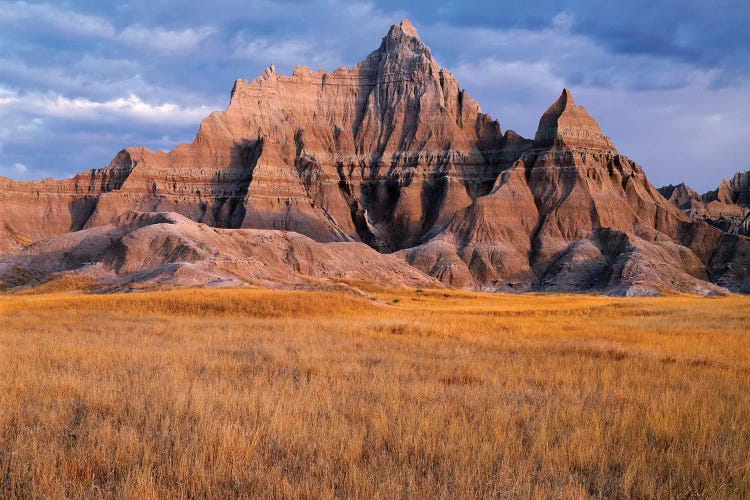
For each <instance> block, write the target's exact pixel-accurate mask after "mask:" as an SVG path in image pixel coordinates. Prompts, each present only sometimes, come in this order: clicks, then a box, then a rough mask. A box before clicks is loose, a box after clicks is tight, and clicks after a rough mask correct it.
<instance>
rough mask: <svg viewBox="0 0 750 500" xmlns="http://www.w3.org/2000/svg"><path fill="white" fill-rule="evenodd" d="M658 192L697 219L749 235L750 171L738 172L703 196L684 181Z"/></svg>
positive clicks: (729, 231) (732, 231)
mask: <svg viewBox="0 0 750 500" xmlns="http://www.w3.org/2000/svg"><path fill="white" fill-rule="evenodd" d="M659 192H661V193H662V194H663V195H664V197H665V198H667V199H668V200H669V201H671V202H672V203H674V204H675V205H676V206H677V208H679V209H680V210H683V211H684V212H685V213H686V214H687V215H688V216H689V217H690V218H691V219H693V220H695V221H705V222H707V223H709V224H711V225H712V226H714V227H716V228H718V229H720V230H722V231H724V232H727V233H731V234H738V235H743V236H750V172H738V173H737V174H735V175H734V177H732V179H730V180H727V179H724V180H722V181H721V183H720V184H719V187H718V188H716V189H715V190H713V191H709V192H707V193H704V194H702V195H699V194H698V193H696V192H695V191H693V190H692V189H690V188H689V187H687V186H686V185H685V184H684V183H683V184H679V185H678V186H672V185H669V186H665V187H662V188H659Z"/></svg>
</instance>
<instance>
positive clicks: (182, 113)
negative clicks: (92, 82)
mask: <svg viewBox="0 0 750 500" xmlns="http://www.w3.org/2000/svg"><path fill="white" fill-rule="evenodd" d="M24 101H26V104H28V105H29V106H30V108H31V109H32V110H33V111H35V112H36V113H38V114H39V115H42V116H53V117H57V118H65V119H70V120H93V119H97V118H99V119H101V118H106V117H109V118H116V117H122V116H126V117H128V118H131V119H134V120H138V121H143V122H150V123H172V124H174V125H180V124H190V123H195V124H197V123H198V122H200V120H201V119H202V118H205V117H206V116H207V115H208V114H209V113H210V112H211V111H212V109H210V108H208V107H207V106H198V107H183V106H179V105H177V104H174V103H164V104H150V103H147V102H144V101H143V100H142V99H141V98H140V97H138V96H136V95H132V94H131V95H130V96H128V97H127V98H124V97H120V98H117V99H112V100H109V101H103V102H98V101H92V100H89V99H85V98H75V99H70V98H68V97H65V96H60V95H57V96H49V95H45V96H30V97H29V98H28V99H24Z"/></svg>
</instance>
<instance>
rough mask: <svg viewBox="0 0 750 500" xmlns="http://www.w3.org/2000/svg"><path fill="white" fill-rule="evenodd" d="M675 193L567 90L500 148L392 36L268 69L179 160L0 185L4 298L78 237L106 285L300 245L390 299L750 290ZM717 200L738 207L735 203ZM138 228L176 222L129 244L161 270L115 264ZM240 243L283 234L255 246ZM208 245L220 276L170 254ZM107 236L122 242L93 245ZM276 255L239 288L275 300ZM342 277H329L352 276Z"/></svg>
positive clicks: (500, 136)
mask: <svg viewBox="0 0 750 500" xmlns="http://www.w3.org/2000/svg"><path fill="white" fill-rule="evenodd" d="M742 182H743V181H741V180H740V181H737V183H736V184H737V185H741V184H742ZM746 184H747V182H745V185H746ZM683 188H684V189H683ZM683 188H680V189H677V188H674V189H672V191H670V192H669V194H668V197H670V198H673V199H672V202H670V201H669V200H667V199H665V197H663V196H662V194H660V193H659V191H657V190H656V189H655V188H654V187H653V186H652V185H651V184H650V183H649V182H648V180H647V179H646V176H645V174H644V172H643V170H642V169H641V167H640V166H638V165H637V164H636V163H635V162H633V161H632V160H630V159H628V158H627V157H626V156H624V155H623V154H621V153H620V152H618V151H617V149H616V148H615V146H614V144H613V143H612V141H611V140H610V139H609V138H607V137H606V136H605V135H604V134H603V133H602V131H601V129H600V127H599V125H598V124H597V122H596V121H595V120H594V119H593V118H592V117H591V116H590V115H589V114H588V112H587V111H586V110H585V109H584V108H583V107H581V106H579V105H577V104H576V103H575V102H574V100H573V97H572V95H571V93H570V91H568V90H567V89H564V90H563V92H562V94H561V95H560V97H559V99H557V101H556V102H555V103H554V104H553V105H552V106H550V108H549V109H548V110H547V111H546V112H545V113H544V114H543V116H542V117H541V119H540V121H539V128H538V130H537V133H536V135H535V137H534V139H533V140H528V139H524V138H523V137H521V136H519V135H518V134H516V133H514V132H513V131H507V132H505V133H503V132H502V130H501V128H500V125H499V123H498V122H497V121H495V120H493V119H492V118H490V117H489V116H487V115H486V114H484V113H482V112H481V110H480V108H479V105H478V104H477V103H476V101H474V100H473V99H472V98H471V97H469V96H468V95H467V94H466V92H465V91H463V90H462V89H461V88H460V86H459V84H458V82H457V81H456V79H455V78H454V77H453V76H452V75H451V74H450V73H449V72H448V71H447V70H445V69H441V68H439V67H438V65H437V64H436V63H435V61H434V60H433V58H432V55H431V53H430V50H429V48H428V47H427V46H426V45H425V44H424V43H423V42H422V41H421V40H420V39H419V36H418V34H417V31H416V29H415V28H414V27H413V26H412V25H411V23H409V22H408V21H406V20H404V21H403V22H402V23H400V24H398V25H394V26H392V27H391V29H390V31H389V32H388V34H387V35H386V36H385V37H384V38H383V41H382V43H381V45H380V47H379V48H378V49H377V50H375V51H374V52H372V53H371V54H370V55H369V56H367V58H366V59H365V60H364V61H362V62H361V63H359V64H357V65H355V66H354V67H353V68H351V69H347V68H339V69H337V70H336V71H334V72H332V73H328V72H324V71H317V72H313V71H311V70H310V69H308V68H305V67H297V68H296V69H295V70H294V72H293V74H292V75H291V76H284V75H279V74H277V73H276V72H275V70H274V68H273V66H271V67H269V68H268V69H267V70H266V71H265V72H264V74H263V75H262V76H261V77H260V78H258V79H256V80H254V81H252V82H248V81H246V80H237V82H236V83H235V85H234V89H233V91H232V96H231V100H230V104H229V107H228V108H227V110H226V111H223V112H215V113H212V114H211V115H210V116H209V117H208V118H206V119H205V120H204V121H203V122H202V123H201V126H200V129H199V131H198V134H197V137H196V139H195V141H194V142H193V143H192V144H187V145H181V146H178V147H177V148H175V149H174V150H173V151H171V152H169V153H164V152H152V151H149V150H147V149H145V148H128V149H125V150H123V151H121V152H120V153H119V154H118V155H117V156H116V157H115V159H114V160H113V161H112V163H111V164H110V165H109V166H107V167H105V168H103V169H98V170H92V171H89V172H87V173H83V174H79V175H77V176H76V177H75V178H73V179H68V180H63V181H54V180H44V181H35V182H29V183H25V182H19V181H11V180H2V181H0V207H2V210H0V251H6V252H12V251H19V249H22V248H23V250H21V251H20V253H17V254H13V253H9V254H7V255H6V256H4V257H0V266H5V267H4V268H3V269H5V271H4V273H5V274H4V275H3V276H4V278H0V279H3V280H5V282H6V283H11V282H13V279H14V278H13V272H11V271H9V269H16V268H17V266H18V262H20V261H18V260H17V259H20V258H21V256H24V257H23V258H27V259H32V260H33V258H32V257H31V256H32V255H45V256H46V257H45V258H47V259H53V260H54V259H55V258H58V257H59V255H63V256H64V255H68V254H70V253H75V252H79V251H80V245H81V242H82V241H83V240H80V238H82V237H83V236H81V235H87V236H85V238H87V240H86V241H94V240H96V241H101V242H102V243H100V244H101V245H102V246H101V247H97V248H98V250H96V252H94V253H92V254H90V255H89V254H87V256H86V257H85V258H86V259H91V260H90V262H96V263H98V264H97V265H100V266H103V267H102V269H105V270H106V272H107V273H109V272H114V273H115V275H117V276H120V278H117V279H126V278H122V276H131V274H132V273H140V272H146V271H147V270H148V272H155V269H172V267H167V268H164V267H163V266H182V265H183V264H185V265H187V264H190V266H192V267H191V269H195V266H196V265H198V264H196V262H198V263H200V265H199V267H200V268H201V272H205V273H208V274H206V276H209V277H210V276H214V274H212V273H214V271H215V268H211V269H212V270H210V271H207V270H206V269H208V268H209V267H210V266H209V264H210V263H211V262H215V261H216V260H219V259H221V258H223V256H224V255H232V258H233V259H238V258H240V256H245V257H247V258H250V257H253V256H254V255H256V254H258V253H259V252H261V253H262V252H266V251H267V249H264V248H263V245H264V244H268V245H277V246H279V247H281V248H288V247H289V246H290V245H291V243H289V242H290V241H292V240H293V241H295V242H300V241H304V245H303V246H304V247H305V248H306V249H307V250H305V252H307V254H306V255H307V256H308V261H309V263H310V264H309V266H308V268H306V269H307V271H305V272H304V274H305V275H309V276H318V274H316V273H318V269H319V266H322V265H323V264H321V262H322V261H329V260H331V261H335V257H336V252H339V251H340V252H343V254H342V255H349V253H347V252H355V253H356V252H361V255H362V256H364V258H366V259H367V260H369V261H370V266H369V268H370V272H371V273H375V274H377V273H380V274H378V276H375V275H374V274H373V275H372V276H371V277H372V279H377V280H381V281H383V282H385V283H390V284H396V283H402V284H403V280H400V279H396V278H395V277H394V275H393V272H396V271H397V274H399V275H409V276H411V277H410V278H409V280H407V281H409V283H428V282H430V281H429V280H430V279H431V278H428V275H429V276H432V277H434V278H437V279H439V280H440V281H441V282H442V283H445V284H448V285H451V286H456V287H462V288H472V289H483V290H514V291H527V290H559V291H603V292H606V293H613V294H624V295H628V294H630V295H632V294H641V295H642V294H653V293H658V292H660V291H662V290H665V289H673V290H682V291H688V292H694V293H718V292H721V291H723V290H724V289H725V288H728V289H731V290H735V291H748V290H750V285H749V284H748V277H747V274H748V267H750V260H749V259H750V257H748V254H749V253H750V252H749V251H748V245H750V243H749V242H750V240H748V239H747V238H743V237H741V236H738V235H730V234H725V233H722V232H721V231H720V230H718V229H716V228H714V227H712V226H711V225H709V224H706V223H705V222H694V221H693V220H691V217H689V216H688V215H686V213H684V212H683V211H682V210H681V209H680V208H683V209H684V206H683V205H685V204H686V203H688V204H689V203H693V202H694V199H693V194H692V193H691V192H690V191H688V190H687V188H686V187H684V186H683ZM738 189H739V191H738V192H741V188H738ZM675 192H676V193H677V194H676V195H675ZM663 193H664V194H667V193H666V192H665V191H663ZM673 195H675V196H674V197H673ZM716 196H717V198H718V197H722V199H724V198H727V197H728V198H727V199H733V200H734V199H735V198H736V199H739V198H740V197H741V196H743V195H741V194H735V191H734V187H731V186H729V187H726V188H725V189H724V190H723V191H721V193H717V195H716ZM733 197H735V198H733ZM743 199H744V198H743ZM696 203H697V202H696ZM733 203H735V204H736V201H735V202H733ZM677 205H680V208H678V206H677ZM137 212H148V213H149V214H150V215H147V216H146V215H138V216H134V215H132V214H133V213H137ZM166 212H169V213H175V214H181V216H182V217H183V218H180V219H179V223H178V222H174V221H176V220H178V219H176V217H178V216H177V215H164V213H166ZM159 213H161V214H162V215H158V214H159ZM133 217H135V218H136V219H138V218H144V217H145V218H147V219H148V220H152V219H153V220H161V219H159V218H160V217H161V218H164V217H166V218H168V219H169V220H172V221H173V222H172V223H170V224H171V225H170V226H164V225H163V224H162V223H153V224H148V225H147V226H144V227H139V228H138V229H136V230H135V232H138V231H141V232H140V233H138V234H139V235H140V234H143V233H144V232H147V233H148V234H150V235H151V236H149V238H151V239H147V241H148V242H149V243H148V244H147V245H146V246H144V247H143V248H149V249H150V250H149V251H151V252H154V253H155V254H156V255H161V257H160V258H159V259H161V260H159V261H158V263H159V266H162V267H155V268H152V267H153V266H152V267H149V266H150V264H149V265H146V264H144V263H141V261H139V260H138V259H136V262H137V263H138V264H137V265H133V266H130V265H125V266H124V267H122V266H120V265H119V264H117V263H116V262H119V261H117V259H118V258H120V257H116V256H121V255H122V254H123V252H124V250H123V247H122V244H121V241H122V239H123V238H125V240H126V241H130V240H128V238H130V236H128V235H129V234H130V233H127V231H129V229H126V228H130V227H131V226H132V225H128V224H130V223H127V224H126V223H125V222H123V221H127V220H130V219H131V218H133ZM139 220H140V219H139ZM190 221H194V222H190ZM196 223H198V224H196ZM201 224H202V225H201ZM152 226H153V227H152ZM157 226H158V228H156V227H157ZM196 227H197V228H202V229H200V230H199V229H195V228H196ZM102 228H106V229H102ZM155 228H156V229H155ZM210 228H213V229H210ZM249 229H252V230H279V231H283V232H280V233H273V234H274V235H275V236H274V238H270V237H269V238H266V239H263V238H259V237H257V238H256V236H257V234H260V233H253V232H247V231H244V232H243V230H249ZM92 231H93V232H92ZM206 231H208V233H206V234H209V233H210V234H211V237H210V238H209V239H208V240H205V245H206V247H207V248H212V245H213V247H215V248H216V251H217V252H218V255H217V256H216V259H214V260H211V259H212V257H211V256H209V257H207V256H206V255H208V254H205V255H204V254H202V253H200V252H198V254H195V253H191V252H187V251H186V252H187V253H184V252H177V253H171V252H167V254H166V255H164V252H165V250H163V249H164V248H172V247H173V246H174V245H178V246H179V245H182V246H181V248H182V247H185V248H187V247H190V245H189V242H190V241H192V239H196V240H195V241H204V239H201V238H204V237H207V236H206V234H204V232H206ZM212 231H213V232H212ZM64 233H69V234H64ZM114 233H116V234H117V235H120V234H122V235H123V236H122V238H120V237H119V236H118V238H120V239H117V238H112V241H111V243H106V242H107V240H106V239H104V237H103V236H101V235H103V234H114ZM126 233H127V234H126ZM152 233H153V234H152ZM157 233H158V234H157ZM183 233H184V234H183ZM297 233H299V234H297ZM263 234H265V233H263ZM269 234H271V233H269ZM56 235H61V236H56ZM97 235H98V236H97ZM236 235H241V236H236ZM300 235H304V237H306V238H304V239H303V240H302V239H300V238H303V236H300ZM50 237H54V238H52V239H50V240H48V242H47V243H45V242H43V241H39V240H43V239H45V238H50ZM139 237H140V236H139ZM92 238H93V239H92ZM97 238H99V239H97ZM237 238H240V239H243V238H244V239H245V240H248V239H253V238H255V240H254V241H257V242H258V243H257V244H252V245H250V244H245V243H239V242H238V241H237ZM177 240H179V241H180V243H179V244H178V243H175V242H176V241H177ZM313 240H314V241H313ZM33 241H38V243H35V244H34V245H32V246H29V247H25V246H26V245H28V244H29V243H31V242H33ZM144 241H146V240H144ZM243 241H244V240H243ZM263 242H265V243H263ZM315 242H317V243H315ZM335 242H347V243H346V245H349V246H346V245H344V246H336V245H338V243H335ZM295 244H296V243H295ZM45 245H52V246H53V247H54V248H57V249H58V250H56V252H58V253H54V252H52V253H49V252H48V253H45V252H46V250H44V249H45V248H48V247H45ZM144 245H145V244H144ZM160 245H161V246H160ZM299 245H301V243H299ZM331 245H332V246H331ZM128 248H130V247H128ZM133 248H135V247H133ZM139 248H140V247H139ZM62 249H65V250H62ZM352 249H359V250H352ZM373 249H374V250H377V252H375V251H374V250H373ZM133 251H134V250H133ZM60 252H63V253H62V254H60ZM64 252H68V254H65V253H64ZM378 252H379V253H378ZM126 253H127V252H126ZM58 254H59V255H58ZM282 254H283V255H287V254H285V253H281V254H277V253H274V255H276V257H274V258H276V259H277V260H275V261H274V263H273V265H270V264H269V265H268V266H266V267H265V268H263V269H264V270H263V271H262V272H261V271H258V273H256V274H255V275H252V276H253V277H252V279H260V278H259V277H260V276H261V275H262V274H263V273H269V274H268V276H269V277H268V280H270V281H278V282H282V281H283V280H284V279H285V278H284V273H285V272H289V265H287V264H288V263H287V264H283V265H282V261H283V258H281V257H278V256H279V255H282ZM383 254H392V255H383ZM130 255H141V254H140V253H136V254H132V253H131V254H130ZM196 255H199V257H196ZM211 255H213V254H211ZM54 256H58V257H54ZM59 258H64V257H59ZM269 258H270V257H269ZM191 259H192V260H191ZM289 259H292V257H289ZM295 259H296V257H295ZM352 259H353V257H351V258H349V257H347V258H345V259H343V260H341V261H340V262H339V263H338V264H336V265H333V267H332V269H335V272H337V273H346V272H347V270H346V269H347V266H352V267H351V269H350V271H351V272H355V271H356V272H360V271H359V270H360V269H362V272H364V269H363V268H360V267H357V266H359V264H358V263H357V262H359V261H356V260H352ZM23 262H31V260H27V261H23ZM34 262H37V263H38V262H39V261H38V260H36V261H34ZM144 262H145V261H144ZM206 262H208V264H206ZM269 262H270V261H269ZM397 262H398V264H396V263H397ZM9 263H11V264H9ZM407 263H408V264H409V265H411V266H413V267H409V266H408V265H407ZM28 265H31V264H28ZM34 265H37V264H34ZM285 265H287V267H284V266H285ZM14 266H15V267H14ZM118 266H119V267H118ZM144 266H145V267H144ZM316 266H317V267H316ZM381 266H384V267H382V268H381ZM402 266H403V267H402ZM32 267H33V266H32ZM42 267H44V266H42ZM83 267H85V266H83ZM271 268H273V269H276V270H279V269H282V270H283V272H276V271H274V272H271V271H270V269H271ZM292 268H294V266H292ZM386 268H392V269H386ZM44 269H47V268H46V267H44ZM50 269H52V270H51V271H50V272H59V271H61V270H65V269H68V268H64V269H63V268H59V266H58V267H55V266H52V268H50ZM70 269H73V268H70ZM75 269H78V268H75ZM123 269H124V270H125V271H123ZM179 269H184V266H183V267H179ZM259 269H260V268H259ZM407 270H409V272H408V273H407ZM76 272H77V271H76ZM159 272H160V273H161V272H162V271H159ZM165 272H166V271H165ZM181 272H187V271H181ZM196 272H197V271H196ZM216 272H218V271H216ZM221 272H222V273H223V272H224V271H221ZM243 272H245V271H243ZM295 272H299V271H295ZM321 272H322V271H321ZM332 272H334V271H332ZM123 273H124V274H123ZM409 273H416V274H414V275H411V274H409ZM48 274H49V273H48ZM40 276H46V275H45V273H44V272H41V271H40ZM160 276H161V274H160ZM217 276H219V275H217ZM220 276H224V275H223V274H220ZM243 276H245V275H244V274H243ZM39 279H41V278H39ZM112 279H115V278H112ZM127 279H130V278H127ZM127 279H126V280H127ZM205 279H209V278H205ZM211 279H213V278H211ZM217 279H218V278H217ZM221 279H224V278H221ZM227 279H228V278H227ZM240 279H246V278H245V277H243V278H240ZM247 279H250V278H247ZM199 281H200V280H199ZM204 281H205V280H204ZM433 283H434V282H433ZM722 287H724V288H722Z"/></svg>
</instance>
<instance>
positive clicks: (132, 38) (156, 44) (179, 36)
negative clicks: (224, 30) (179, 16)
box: [117, 24, 216, 54]
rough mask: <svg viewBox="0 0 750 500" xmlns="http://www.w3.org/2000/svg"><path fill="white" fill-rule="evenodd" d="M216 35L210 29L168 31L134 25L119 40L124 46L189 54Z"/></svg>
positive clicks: (123, 31) (120, 34)
mask: <svg viewBox="0 0 750 500" xmlns="http://www.w3.org/2000/svg"><path fill="white" fill-rule="evenodd" d="M215 33H216V30H214V29H213V28H209V27H201V28H195V29H194V28H188V29H184V30H168V29H164V28H161V27H158V26H157V27H149V26H144V25H141V24H134V25H132V26H128V27H127V28H125V29H124V30H122V31H121V32H120V33H119V35H117V39H118V40H120V41H121V42H122V43H124V44H128V45H132V46H135V47H146V48H151V49H154V50H157V51H159V52H161V53H164V54H171V53H177V52H189V51H191V50H194V49H196V48H197V47H198V46H199V45H200V44H201V43H202V42H204V41H205V40H206V39H207V38H209V37H211V36H212V35H214V34H215Z"/></svg>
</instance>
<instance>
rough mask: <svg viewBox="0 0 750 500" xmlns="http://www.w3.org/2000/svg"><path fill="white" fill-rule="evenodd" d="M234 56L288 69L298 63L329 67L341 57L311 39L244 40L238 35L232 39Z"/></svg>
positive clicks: (338, 61) (315, 66) (335, 63)
mask: <svg viewBox="0 0 750 500" xmlns="http://www.w3.org/2000/svg"><path fill="white" fill-rule="evenodd" d="M233 55H234V57H236V58H241V59H246V60H248V61H254V62H258V63H260V64H264V65H270V64H275V65H277V66H280V67H283V68H286V69H289V68H291V67H294V66H296V65H298V64H303V65H308V66H313V67H314V68H315V69H317V68H321V67H324V68H331V67H333V66H335V65H337V64H339V63H340V61H341V57H340V56H339V55H338V54H336V53H334V52H333V51H330V50H326V49H324V48H323V47H320V46H319V45H318V44H316V43H315V42H314V41H312V40H305V39H286V40H281V41H278V42H277V41H272V40H269V39H266V38H256V39H254V40H250V41H248V40H246V39H245V38H244V37H243V36H241V35H240V36H238V37H236V38H235V40H234V54H233Z"/></svg>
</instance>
